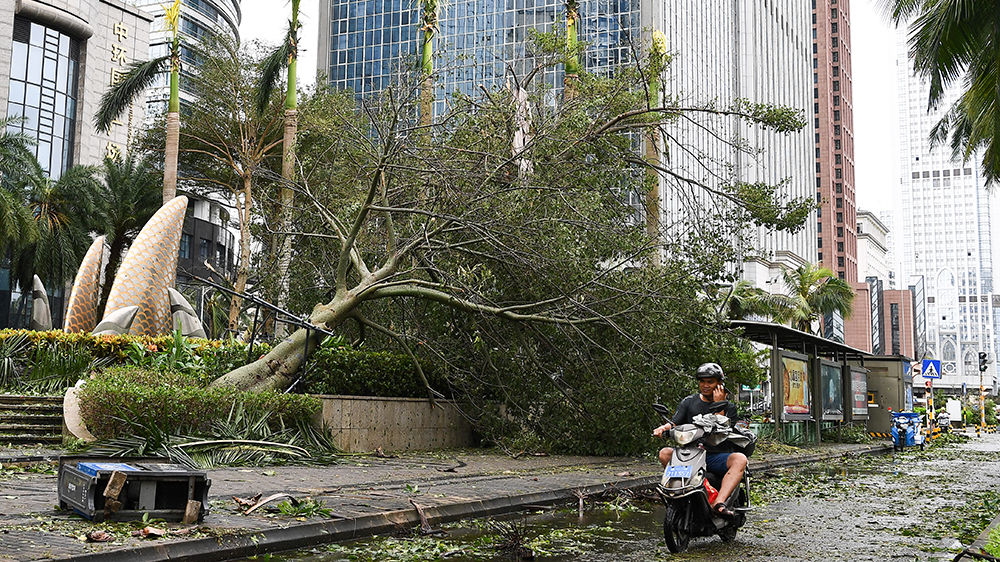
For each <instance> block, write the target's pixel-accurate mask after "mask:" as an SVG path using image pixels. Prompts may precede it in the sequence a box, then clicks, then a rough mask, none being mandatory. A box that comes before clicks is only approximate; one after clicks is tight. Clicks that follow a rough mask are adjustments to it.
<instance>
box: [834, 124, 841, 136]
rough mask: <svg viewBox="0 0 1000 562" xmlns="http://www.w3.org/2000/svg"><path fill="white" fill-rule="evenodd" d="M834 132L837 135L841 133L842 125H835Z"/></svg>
mask: <svg viewBox="0 0 1000 562" xmlns="http://www.w3.org/2000/svg"><path fill="white" fill-rule="evenodd" d="M833 134H835V135H839V134H840V125H834V126H833Z"/></svg>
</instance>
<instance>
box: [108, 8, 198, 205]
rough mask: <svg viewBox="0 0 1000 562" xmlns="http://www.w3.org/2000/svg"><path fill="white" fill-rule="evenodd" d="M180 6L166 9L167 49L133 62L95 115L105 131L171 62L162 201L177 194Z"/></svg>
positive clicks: (164, 19)
mask: <svg viewBox="0 0 1000 562" xmlns="http://www.w3.org/2000/svg"><path fill="white" fill-rule="evenodd" d="M180 10H181V0H174V3H173V5H172V6H171V7H169V8H166V9H165V15H164V18H163V21H164V29H165V30H166V31H169V32H171V33H172V35H173V36H172V40H171V42H170V52H169V53H167V54H166V55H164V56H162V57H158V58H155V59H152V60H149V61H146V62H137V63H133V64H132V65H131V67H130V68H129V71H128V73H126V74H125V77H124V78H122V80H121V81H119V82H118V83H117V84H115V85H114V86H112V87H111V89H110V90H108V91H107V92H105V94H104V96H103V97H101V105H100V107H99V108H98V110H97V114H96V115H95V116H94V124H95V125H96V126H97V129H98V130H99V131H108V130H109V129H110V128H111V125H112V124H113V123H114V122H115V120H116V119H118V118H119V117H121V115H122V114H123V113H124V112H125V110H127V109H128V108H129V107H130V106H131V105H132V103H133V102H134V101H135V100H136V98H138V97H139V96H140V95H141V94H142V93H143V92H144V91H145V90H146V88H148V87H149V86H151V85H152V84H153V82H154V81H155V80H156V77H157V76H159V75H160V74H161V73H162V72H163V71H164V69H165V67H166V65H167V64H168V63H169V64H170V101H169V102H168V104H167V137H166V142H165V144H164V158H163V203H166V202H168V201H170V200H171V199H173V198H174V197H176V196H177V157H178V151H179V141H180V123H181V121H180V110H181V109H180V108H181V103H180V72H181V44H180Z"/></svg>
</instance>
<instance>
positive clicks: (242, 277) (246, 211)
mask: <svg viewBox="0 0 1000 562" xmlns="http://www.w3.org/2000/svg"><path fill="white" fill-rule="evenodd" d="M251 185H252V177H251V176H250V175H246V176H244V177H243V208H242V209H238V210H237V212H238V213H239V214H240V265H239V267H237V268H236V283H235V284H234V286H233V289H234V290H235V291H236V292H237V293H242V292H243V291H245V290H246V288H247V280H248V279H249V278H250V209H251V208H253V197H252V194H251V191H250V188H251ZM242 307H243V299H241V298H239V297H236V296H234V297H233V299H232V301H231V302H230V303H229V329H230V331H231V332H233V333H236V332H237V331H238V330H239V322H240V308H242Z"/></svg>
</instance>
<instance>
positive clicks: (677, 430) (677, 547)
mask: <svg viewBox="0 0 1000 562" xmlns="http://www.w3.org/2000/svg"><path fill="white" fill-rule="evenodd" d="M653 409H655V410H656V412H657V413H658V414H660V416H662V417H663V419H664V420H666V421H670V416H669V413H668V410H667V408H666V407H665V406H663V405H661V404H653ZM708 416H712V417H713V418H722V419H721V420H720V419H715V420H696V421H704V422H705V423H703V424H700V425H696V424H684V425H680V426H677V427H674V428H672V429H671V430H670V431H669V437H670V438H671V439H673V440H674V441H676V442H677V445H678V446H677V447H676V448H675V449H674V453H673V456H671V458H670V464H669V465H667V467H666V468H665V469H664V471H663V478H662V479H661V480H660V485H659V486H657V487H656V491H657V493H658V494H659V496H660V499H662V500H663V505H664V506H666V508H667V513H666V516H665V517H664V518H663V538H664V539H665V540H666V543H667V548H668V549H670V552H675V553H676V552H684V551H685V550H687V547H688V542H689V541H690V540H691V537H708V536H712V535H719V538H721V539H722V541H723V542H729V541H732V540H733V539H735V538H736V531H737V529H739V528H740V527H742V526H743V524H744V523H746V512H747V511H750V510H751V507H750V493H749V492H750V471H749V470H747V471H746V472H745V473H744V475H743V481H742V482H741V483H740V485H739V486H737V488H736V490H734V491H733V493H732V495H730V497H729V499H728V500H727V501H726V506H727V507H728V508H729V509H730V510H731V511H732V512H734V513H735V516H734V517H732V518H731V519H725V518H722V517H720V516H718V515H717V514H715V513H714V512H713V510H712V503H711V502H710V501H709V495H710V493H711V492H710V491H709V490H708V487H707V486H706V485H705V482H706V480H707V481H708V483H709V484H711V486H712V488H713V489H718V488H719V486H721V485H722V475H717V474H714V473H710V472H708V470H707V465H706V458H707V456H706V451H705V448H704V447H703V446H702V445H701V444H700V443H699V442H700V440H701V439H702V438H705V437H706V436H707V438H708V439H710V440H711V442H713V443H716V444H717V443H721V442H722V441H724V440H726V439H729V438H730V436H731V435H732V436H733V438H734V442H737V443H739V442H740V441H739V440H740V439H744V440H747V441H749V439H748V438H747V437H746V436H743V435H739V434H736V433H735V432H732V431H731V430H730V429H729V428H728V427H721V425H722V424H720V423H713V422H722V421H723V420H724V424H725V425H726V426H728V418H726V417H725V416H721V415H718V416H717V415H715V414H708V415H707V416H696V418H707V417H708ZM747 441H744V442H743V444H744V445H747V444H749V445H750V446H752V443H747ZM713 491H714V490H713Z"/></svg>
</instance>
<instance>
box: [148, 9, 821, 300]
mask: <svg viewBox="0 0 1000 562" xmlns="http://www.w3.org/2000/svg"><path fill="white" fill-rule="evenodd" d="M150 1H151V0H150ZM418 12H419V5H418V4H417V3H406V2H399V1H398V0H320V15H319V22H320V30H319V37H320V49H319V50H320V53H319V56H318V58H317V64H318V70H319V71H320V72H321V73H323V74H325V75H327V76H328V77H329V78H328V80H329V83H330V85H331V86H332V87H334V88H341V89H348V88H350V89H353V90H354V92H356V93H357V94H359V95H368V94H371V93H376V92H379V91H381V90H383V89H384V88H386V87H388V86H389V84H390V83H392V81H393V80H396V79H397V78H398V74H399V73H400V72H401V70H400V69H401V68H403V69H405V68H411V69H412V68H413V67H412V65H411V66H409V67H407V66H405V64H404V63H405V61H406V57H407V56H412V55H413V54H414V53H416V52H417V44H418V41H419V29H418V25H419V24H418V19H419V18H418V15H419V14H418ZM373 14H374V15H373ZM580 17H581V22H580V39H581V41H582V42H584V43H586V44H588V45H589V46H588V48H587V49H586V50H585V52H584V54H583V66H584V68H586V69H587V70H589V71H591V72H604V71H608V70H611V69H613V68H614V67H616V66H618V65H622V64H628V65H631V64H633V56H634V55H635V54H636V52H638V51H642V50H643V49H645V48H646V47H647V46H648V45H649V42H650V31H651V30H653V29H658V30H661V31H662V32H663V33H664V34H665V35H666V40H667V41H666V42H667V51H668V53H670V55H671V57H672V60H671V63H670V67H669V70H668V71H667V79H668V84H667V86H666V88H665V91H664V94H665V95H667V96H670V97H671V99H675V100H676V101H677V103H678V104H680V105H681V106H691V105H702V106H703V105H706V104H710V103H714V104H715V107H716V108H718V109H723V108H728V107H729V105H730V104H731V103H732V102H734V101H735V100H737V99H744V100H747V101H749V102H752V103H774V104H780V105H785V106H790V107H793V108H796V109H799V110H802V111H803V113H804V117H806V118H807V119H809V124H808V125H807V126H806V127H805V128H804V129H803V130H801V131H797V132H794V133H790V134H784V133H774V132H772V131H767V130H763V128H760V127H750V126H746V125H742V124H740V123H738V121H737V119H736V118H735V117H719V116H716V115H711V114H709V113H708V112H705V113H701V114H694V113H692V114H690V118H684V119H678V122H677V123H675V124H671V127H670V131H671V135H672V138H671V139H668V140H667V141H665V142H666V144H667V145H668V153H669V157H670V168H671V170H673V171H675V172H676V173H677V174H679V175H682V176H685V177H687V178H690V179H693V180H695V181H696V182H698V183H701V184H703V185H708V186H709V187H710V188H718V187H719V186H720V185H722V184H724V183H727V182H731V181H742V182H747V183H754V182H764V183H768V184H781V183H782V182H786V183H784V184H783V185H784V188H783V191H782V193H781V195H782V196H783V199H784V200H785V201H788V200H791V199H793V198H808V199H813V198H814V197H815V194H816V190H815V189H814V187H813V185H814V183H815V181H816V180H815V178H816V170H815V167H816V164H815V156H814V154H813V151H814V133H815V127H814V126H813V123H814V121H813V118H812V117H813V112H812V111H810V110H811V108H812V107H813V104H814V92H813V88H814V80H816V78H814V76H813V66H812V65H813V54H812V49H813V40H814V39H815V35H814V33H815V31H814V29H813V24H812V7H811V6H810V5H809V4H808V3H805V2H802V1H801V0H766V1H763V2H761V1H758V0H665V1H654V0H631V1H629V2H611V1H609V0H582V1H581V2H580ZM564 18H565V7H564V4H563V2H562V1H561V0H524V1H519V2H516V3H512V2H505V1H503V0H477V1H475V2H453V3H448V4H447V5H445V7H444V9H443V10H442V12H441V14H440V17H439V19H440V23H439V26H440V34H439V36H438V38H437V40H436V41H437V42H436V45H437V47H436V51H435V52H436V55H435V57H436V58H435V69H442V84H441V85H440V87H439V88H438V92H437V99H436V102H435V103H436V105H435V107H436V111H442V110H443V109H444V108H445V105H446V103H447V96H450V95H452V94H453V93H454V92H463V93H466V94H468V95H477V94H478V92H480V88H481V87H483V86H485V87H487V88H490V87H496V86H498V85H501V84H503V83H504V81H505V80H507V79H509V78H510V72H511V70H513V71H515V73H516V74H518V75H519V76H521V77H523V76H524V75H525V73H526V72H524V70H526V69H524V68H521V66H523V64H522V63H523V58H524V56H525V45H526V42H525V39H526V38H527V37H528V36H529V33H528V31H529V30H530V29H537V30H542V31H551V30H553V29H554V28H555V27H557V26H558V25H560V24H561V23H560V22H562V21H563V19H564ZM834 41H836V39H834ZM519 65H520V66H519ZM544 79H545V81H546V83H547V84H549V85H550V86H551V87H552V88H553V91H554V92H558V91H559V90H560V89H561V87H562V83H563V71H562V69H561V67H559V68H556V69H550V70H548V71H546V72H545V74H544ZM838 84H839V82H838ZM816 95H818V94H816ZM838 99H839V98H838ZM720 123H721V125H720ZM733 142H744V143H745V145H746V146H745V147H744V150H743V151H738V150H735V149H734V148H733V146H732V143H733ZM838 142H839V141H838ZM748 147H752V148H748ZM753 148H762V149H763V151H762V152H761V153H760V154H759V155H758V154H757V153H756V152H754V150H753ZM678 183H679V184H680V185H681V187H678V188H668V186H664V185H661V191H660V192H661V195H662V217H663V219H664V224H667V225H672V224H673V223H675V222H676V220H677V217H684V218H688V219H696V218H701V217H705V221H702V222H706V223H707V221H718V220H719V218H718V215H717V214H715V212H717V211H719V209H718V208H713V207H712V205H713V204H714V205H722V206H725V205H728V204H729V203H728V202H726V201H721V202H720V200H721V199H722V198H718V197H716V198H715V201H714V203H713V201H712V198H711V197H709V196H708V195H707V194H706V192H705V191H704V190H702V189H701V188H699V187H695V186H694V185H691V184H685V183H683V182H678ZM635 196H636V199H635V200H634V201H633V202H634V203H635V204H636V205H637V206H639V205H641V203H642V200H643V197H644V194H635ZM695 215H696V216H695ZM692 222H698V221H697V220H692ZM816 223H817V221H816V217H815V215H813V216H810V217H809V219H808V220H807V223H806V224H805V225H804V226H803V227H802V228H801V229H800V230H799V231H797V232H795V233H792V234H789V233H783V232H774V231H771V230H768V229H760V230H759V231H756V232H753V233H751V234H752V236H751V238H752V243H751V245H752V246H753V249H754V250H755V251H754V252H751V251H750V250H749V249H748V250H747V251H746V252H745V257H746V258H747V259H751V260H752V261H750V262H749V263H748V264H747V265H746V266H745V268H744V276H745V277H746V278H748V279H752V280H755V281H757V282H758V284H759V285H760V286H761V287H766V286H771V287H773V286H776V285H775V284H774V283H773V282H772V283H771V285H766V284H765V282H766V281H771V280H774V279H776V278H777V277H778V272H779V264H785V265H789V266H792V267H796V266H799V265H803V264H805V263H815V262H816V261H817V259H818V255H817V254H818V252H817V247H816V246H817V243H816V232H817V224H816ZM668 228H669V226H668ZM678 228H683V227H682V226H681V227H678ZM739 266H740V264H733V267H734V268H738V267H739Z"/></svg>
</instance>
